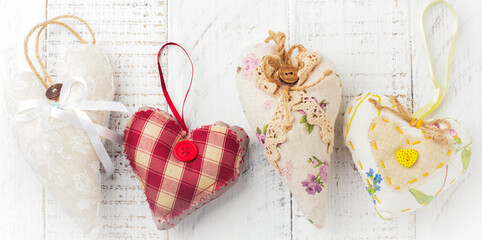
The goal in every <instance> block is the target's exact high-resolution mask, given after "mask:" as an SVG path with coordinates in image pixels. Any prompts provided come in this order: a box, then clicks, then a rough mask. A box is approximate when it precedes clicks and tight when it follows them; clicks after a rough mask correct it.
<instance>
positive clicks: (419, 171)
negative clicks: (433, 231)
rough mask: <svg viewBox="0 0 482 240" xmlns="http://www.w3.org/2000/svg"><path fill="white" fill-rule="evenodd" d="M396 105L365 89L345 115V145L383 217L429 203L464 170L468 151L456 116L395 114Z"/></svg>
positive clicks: (468, 142)
mask: <svg viewBox="0 0 482 240" xmlns="http://www.w3.org/2000/svg"><path fill="white" fill-rule="evenodd" d="M400 106H401V105H400V103H398V101H397V100H396V98H394V97H391V98H387V97H384V96H378V95H373V94H371V93H364V94H361V95H360V97H358V98H357V99H356V100H353V101H352V102H350V103H349V104H348V106H347V110H346V112H345V116H344V121H345V124H344V138H345V139H344V141H345V145H346V146H347V147H348V148H349V149H350V151H351V153H352V158H353V162H354V163H355V165H356V167H357V169H358V172H359V174H360V175H361V176H362V178H363V179H365V180H366V181H365V180H364V181H363V182H364V183H365V185H366V188H367V191H368V193H369V195H370V197H371V198H372V201H373V204H374V205H375V209H376V211H377V212H378V214H379V215H380V216H381V217H382V218H384V219H391V218H394V217H397V216H400V215H402V214H404V213H408V212H413V211H415V210H417V209H419V208H420V207H422V206H424V205H426V204H428V203H430V201H432V199H433V198H434V197H435V196H437V195H438V194H440V193H441V192H442V191H444V190H446V189H447V188H448V187H449V186H450V185H452V184H453V183H454V182H455V181H456V180H457V179H459V178H460V176H461V175H463V174H464V173H465V171H466V169H467V167H468V165H469V162H470V156H471V152H472V151H471V145H472V139H471V137H470V135H469V132H468V131H467V129H465V128H464V127H463V126H462V125H460V124H459V123H458V122H457V121H455V120H452V119H434V120H426V121H425V122H421V121H418V122H417V121H416V120H411V121H407V120H408V119H402V118H401V117H400V115H399V114H396V112H397V111H401V110H400V108H401V107H400ZM438 133H442V134H438Z"/></svg>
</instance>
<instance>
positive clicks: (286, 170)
mask: <svg viewBox="0 0 482 240" xmlns="http://www.w3.org/2000/svg"><path fill="white" fill-rule="evenodd" d="M294 169H295V166H294V164H293V162H292V161H291V160H289V161H288V162H287V163H286V166H285V167H283V168H281V176H284V177H286V179H288V180H289V181H291V179H292V177H293V170H294Z"/></svg>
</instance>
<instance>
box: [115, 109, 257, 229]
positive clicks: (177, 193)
mask: <svg viewBox="0 0 482 240" xmlns="http://www.w3.org/2000/svg"><path fill="white" fill-rule="evenodd" d="M186 140H187V141H188V142H191V143H193V144H194V145H195V146H191V145H188V147H192V148H194V149H188V150H186V151H193V150H194V152H195V151H196V150H197V156H196V157H195V158H194V159H193V160H190V159H183V158H179V159H178V158H177V157H176V150H177V147H179V146H178V145H179V144H182V142H185V141H186ZM248 142H249V139H248V136H247V135H246V133H245V132H244V130H243V129H241V128H239V127H237V126H229V125H227V124H225V123H222V122H217V123H215V124H213V125H208V126H203V127H201V128H198V129H195V130H192V131H191V132H190V133H189V134H187V132H186V131H184V130H183V128H182V127H181V125H180V124H179V123H178V122H176V120H175V119H174V118H173V117H172V116H170V115H169V114H168V113H167V112H164V111H161V110H157V109H150V108H141V109H140V110H139V111H138V112H137V113H135V114H134V116H133V117H132V119H131V121H130V122H129V124H128V125H127V127H126V129H125V133H124V148H125V154H126V155H127V159H129V161H130V165H131V166H132V169H133V170H134V172H136V174H137V175H138V178H139V180H140V182H141V184H142V186H143V188H144V192H145V194H146V197H147V202H148V203H149V207H150V209H151V211H152V214H153V216H154V221H155V222H156V225H157V227H158V229H160V230H165V229H168V228H171V227H174V226H175V225H176V224H177V223H178V222H179V221H180V220H182V219H183V218H185V217H186V216H187V215H189V214H190V213H192V212H194V211H195V210H197V209H198V208H200V207H202V206H203V205H205V204H206V203H208V202H210V201H211V200H213V199H215V198H216V197H219V196H220V195H221V194H222V193H224V192H225V191H226V190H227V189H229V188H230V187H232V186H233V185H234V184H235V183H236V181H237V179H238V176H239V175H240V172H242V171H243V169H244V161H243V157H244V155H245V153H246V148H247V144H248ZM183 153H185V154H187V155H191V153H192V152H182V151H181V152H180V153H179V154H177V156H178V157H179V156H182V155H183ZM185 160H187V161H185Z"/></svg>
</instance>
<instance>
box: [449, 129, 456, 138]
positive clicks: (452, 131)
mask: <svg viewBox="0 0 482 240" xmlns="http://www.w3.org/2000/svg"><path fill="white" fill-rule="evenodd" d="M450 135H452V137H453V138H456V137H457V132H456V131H455V130H453V129H450Z"/></svg>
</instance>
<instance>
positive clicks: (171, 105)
mask: <svg viewBox="0 0 482 240" xmlns="http://www.w3.org/2000/svg"><path fill="white" fill-rule="evenodd" d="M169 45H174V46H177V47H180V48H181V49H182V50H183V51H184V53H186V56H187V58H188V59H189V62H190V63H191V82H190V83H189V88H188V89H187V92H186V96H184V101H183V102H182V109H181V115H179V112H178V111H177V109H176V107H175V106H174V103H173V102H172V100H171V98H170V97H169V94H168V93H167V87H166V82H165V81H164V76H163V75H162V69H161V63H160V60H161V52H162V50H163V49H164V47H166V46H169ZM157 68H158V69H159V78H160V79H161V86H162V92H163V93H164V97H165V98H166V101H167V104H168V105H169V108H170V109H171V111H172V113H173V114H174V117H176V120H177V122H178V123H179V124H180V125H181V127H182V128H183V129H184V130H185V131H187V132H188V131H189V130H188V128H187V127H186V123H184V103H186V99H187V95H188V94H189V90H191V85H192V79H193V76H194V65H193V64H192V60H191V57H189V54H188V53H187V51H186V49H184V48H183V47H181V45H179V44H177V43H173V42H168V43H166V44H164V45H162V47H161V49H159V53H157Z"/></svg>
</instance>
